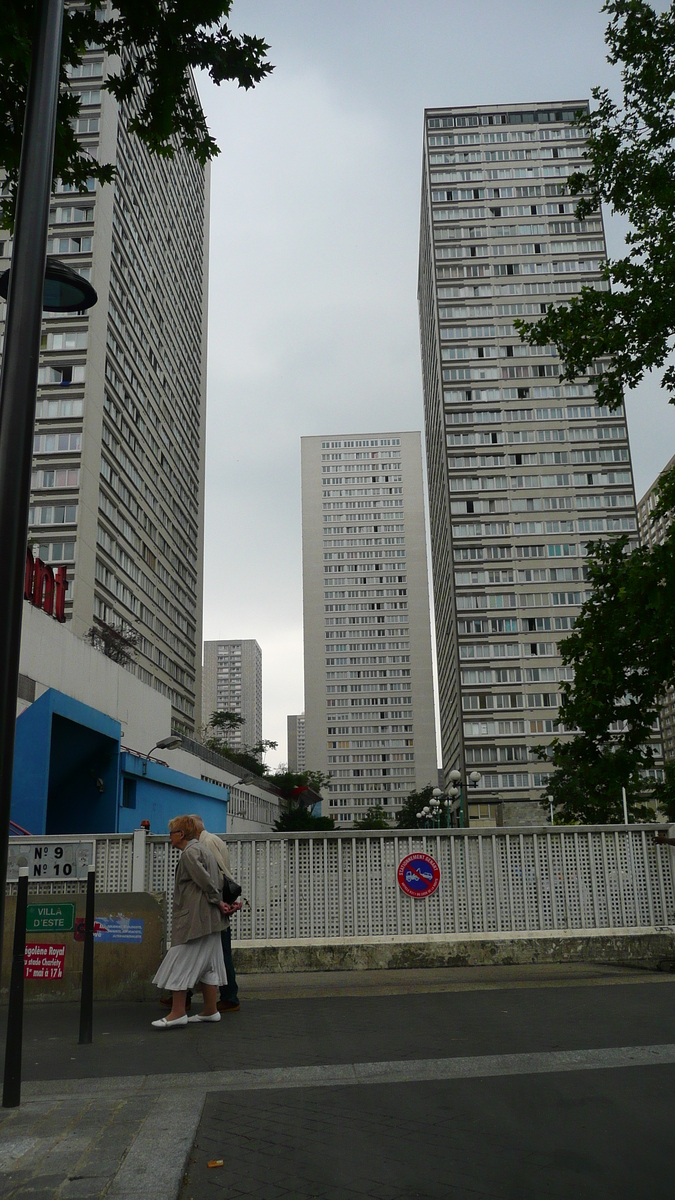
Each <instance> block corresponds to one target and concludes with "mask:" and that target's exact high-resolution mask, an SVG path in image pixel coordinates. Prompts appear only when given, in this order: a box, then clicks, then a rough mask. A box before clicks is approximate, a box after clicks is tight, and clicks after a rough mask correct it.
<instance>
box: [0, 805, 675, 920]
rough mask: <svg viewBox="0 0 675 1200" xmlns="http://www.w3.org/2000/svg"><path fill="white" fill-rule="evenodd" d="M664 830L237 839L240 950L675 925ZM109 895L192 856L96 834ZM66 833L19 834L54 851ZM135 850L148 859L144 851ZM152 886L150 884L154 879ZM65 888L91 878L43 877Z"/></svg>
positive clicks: (164, 886) (169, 884) (159, 843)
mask: <svg viewBox="0 0 675 1200" xmlns="http://www.w3.org/2000/svg"><path fill="white" fill-rule="evenodd" d="M655 832H656V827H655V826H653V825H644V826H643V825H631V826H627V827H625V826H598V827H560V826H558V827H555V828H553V829H551V828H541V829H532V828H530V827H528V828H524V829H509V830H508V831H507V830H502V829H495V830H490V831H489V832H487V831H478V830H477V831H471V830H467V831H457V830H427V831H417V832H411V833H399V832H397V831H394V830H391V831H386V832H385V831H383V832H381V833H380V832H379V831H378V832H372V833H366V832H353V833H352V832H339V833H338V832H335V833H316V834H283V833H275V834H234V835H230V836H228V837H227V838H226V841H227V844H228V847H229V850H230V856H231V859H232V869H233V874H234V876H235V878H236V879H237V880H238V881H239V883H241V885H242V887H243V890H244V896H245V897H246V899H247V901H248V905H247V906H246V907H245V908H244V909H243V911H242V912H241V913H240V914H238V916H237V917H236V918H235V919H234V921H233V938H234V939H235V940H236V941H240V942H251V941H255V942H258V941H274V940H280V939H291V940H298V941H302V940H304V939H314V938H338V937H339V938H360V937H373V936H375V937H376V936H388V937H394V938H402V939H403V938H406V937H408V936H409V935H411V934H412V935H415V934H425V933H460V934H471V933H489V932H509V931H514V932H518V931H523V932H525V931H527V930H556V929H561V930H562V929H566V930H569V929H616V928H627V927H636V928H637V927H640V928H645V927H649V926H651V927H653V926H664V925H672V924H675V889H674V887H673V871H672V866H671V852H670V851H669V849H668V847H666V846H659V845H657V844H656V843H655V841H654V833H655ZM92 839H93V840H94V841H95V843H96V887H97V891H99V892H103V891H105V892H124V891H132V890H134V889H135V890H145V891H150V892H163V893H164V894H165V895H166V896H167V901H168V904H167V908H168V913H169V916H168V922H169V926H168V929H167V934H168V936H169V937H170V921H171V915H170V912H171V893H172V888H173V876H174V872H175V869H176V863H177V861H178V852H177V851H175V850H173V849H172V847H171V845H170V842H169V839H168V837H165V836H159V835H154V834H150V835H148V836H146V837H145V846H144V850H145V866H144V871H143V870H142V861H143V860H142V854H143V835H142V834H139V833H138V832H137V833H136V834H135V835H134V834H114V835H112V834H111V835H89V837H87V838H84V837H83V839H82V840H83V841H85V840H86V841H87V842H91V841H92ZM59 840H61V841H62V842H63V841H69V842H71V841H76V840H77V839H73V838H68V839H58V838H43V839H37V838H12V839H11V841H12V843H16V844H19V843H20V844H21V845H22V846H24V847H28V846H29V844H31V843H36V844H37V843H39V844H43V843H52V842H57V841H59ZM134 849H135V853H134ZM412 851H422V852H424V853H426V854H430V855H432V857H433V858H435V859H436V861H437V862H438V865H439V867H440V872H441V883H440V886H439V888H438V891H437V892H436V893H435V894H434V895H433V896H430V897H429V898H428V899H425V900H419V899H411V898H409V897H407V896H405V895H404V894H403V893H402V892H401V891H400V889H399V887H398V885H397V882H396V868H397V866H398V863H399V862H400V860H401V859H402V858H403V857H405V855H406V854H409V853H411V852H412ZM142 876H143V887H142V888H141V886H140V885H141V877H142ZM41 886H42V887H43V888H45V887H47V888H48V890H50V891H53V892H55V893H63V892H68V891H76V890H78V889H79V887H80V886H84V885H83V884H79V883H77V882H75V881H73V882H67V883H66V882H63V881H61V880H60V879H53V880H50V881H46V880H45V881H44V882H42V884H41Z"/></svg>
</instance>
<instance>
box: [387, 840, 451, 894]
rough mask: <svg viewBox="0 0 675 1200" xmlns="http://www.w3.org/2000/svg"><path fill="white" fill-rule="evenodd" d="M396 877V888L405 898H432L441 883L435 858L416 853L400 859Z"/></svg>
mask: <svg viewBox="0 0 675 1200" xmlns="http://www.w3.org/2000/svg"><path fill="white" fill-rule="evenodd" d="M396 877H397V879H398V886H399V887H400V889H401V891H402V892H405V894H406V896H414V897H415V899H416V900H423V899H424V898H425V896H433V894H434V892H435V891H436V888H437V887H438V885H439V883H440V882H441V871H440V867H439V865H438V863H437V862H436V859H435V858H432V857H431V855H430V854H422V853H420V852H419V851H417V852H416V853H415V854H408V855H406V857H405V858H402V859H401V861H400V863H399V864H398V871H397V872H396Z"/></svg>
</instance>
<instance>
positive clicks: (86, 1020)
mask: <svg viewBox="0 0 675 1200" xmlns="http://www.w3.org/2000/svg"><path fill="white" fill-rule="evenodd" d="M95 884H96V867H94V866H90V867H89V871H88V874H87V911H86V914H85V918H84V951H83V953H82V991H81V993H80V1045H81V1046H90V1045H91V1041H92V1024H93V1018H94V889H95Z"/></svg>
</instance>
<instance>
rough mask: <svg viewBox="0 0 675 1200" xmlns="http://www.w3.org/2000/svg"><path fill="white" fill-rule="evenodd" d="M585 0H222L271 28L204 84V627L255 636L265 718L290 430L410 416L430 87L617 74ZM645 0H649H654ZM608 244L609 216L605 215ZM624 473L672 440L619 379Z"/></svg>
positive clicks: (295, 547) (653, 389) (289, 658)
mask: <svg viewBox="0 0 675 1200" xmlns="http://www.w3.org/2000/svg"><path fill="white" fill-rule="evenodd" d="M599 7H600V5H599V3H596V0H511V2H510V3H506V0H471V2H469V0H235V4H234V9H233V14H232V19H233V25H234V27H235V28H236V29H237V30H239V31H245V32H248V33H256V34H259V35H262V36H264V37H265V38H266V40H267V41H268V42H269V43H270V46H271V50H270V59H271V61H272V62H273V63H274V64H275V66H276V69H275V71H274V74H273V75H272V76H271V77H270V78H269V79H268V80H266V81H264V82H263V83H261V84H259V85H258V87H257V88H256V89H255V90H254V91H252V92H244V91H239V90H237V89H236V88H235V87H234V86H232V85H225V86H224V87H222V88H220V89H217V88H215V87H213V86H212V85H211V84H210V83H209V81H208V80H206V81H204V80H202V81H200V91H201V96H202V100H203V103H204V106H205V110H206V114H207V119H208V121H209V125H210V128H211V131H212V133H213V135H214V136H215V138H216V140H217V142H218V144H219V145H220V147H221V151H222V153H221V155H220V157H219V158H218V159H217V160H216V161H215V163H214V164H213V170H212V192H211V296H210V312H209V383H208V405H209V414H208V431H207V476H206V558H205V602H204V637H205V638H207V639H210V638H219V637H227V638H231V637H243V638H257V640H258V641H259V643H260V645H261V646H262V651H263V693H264V718H263V732H264V736H265V737H268V738H272V739H274V740H277V741H278V742H279V749H278V752H277V753H276V754H272V755H270V756H269V759H268V761H269V762H270V763H275V762H281V761H285V760H286V714H287V713H292V712H301V711H302V705H303V679H302V591H301V537H300V534H301V531H300V438H301V437H302V436H303V435H306V434H321V433H346V432H350V433H358V432H365V431H367V430H374V429H382V430H401V429H422V428H423V416H422V387H421V372H420V354H419V336H418V322H417V303H416V276H417V244H418V228H419V195H420V163H421V149H422V117H423V110H424V108H425V107H429V106H432V105H442V104H491V103H500V102H502V103H507V102H512V101H523V102H529V101H548V100H556V101H557V100H568V99H581V98H584V97H587V96H589V95H590V89H591V87H592V86H593V85H594V84H603V85H606V86H609V87H610V88H611V89H612V91H614V92H615V93H616V94H617V96H618V95H619V90H618V89H619V79H618V73H617V71H616V69H615V68H611V67H610V66H609V65H608V64H607V62H606V60H605V52H606V51H605V46H604V41H603V34H604V27H605V18H604V17H603V16H602V15H601V14H600V12H599ZM659 7H661V6H659ZM607 228H608V237H609V241H610V253H612V252H614V253H618V252H620V249H621V232H622V231H621V228H620V226H619V224H618V222H612V221H608V226H607ZM628 412H629V423H630V432H631V443H632V453H633V460H634V467H635V476H636V487H637V491H638V495H641V494H642V493H643V492H644V491H645V489H646V488H647V486H648V485H649V484H650V483H651V481H652V480H653V478H654V476H655V475H656V474H657V472H658V471H659V470H660V469H661V468H662V467H663V466H664V465H665V463H666V462H667V460H668V459H669V458H670V456H671V454H672V453H673V452H675V410H674V409H673V408H672V407H669V406H668V405H667V404H666V402H665V399H664V398H663V395H662V393H661V392H660V389H659V387H658V383H657V382H656V381H650V382H648V383H647V384H645V385H644V386H643V387H642V388H641V389H640V390H639V392H637V393H635V394H634V395H633V396H632V397H631V398H630V403H629V408H628Z"/></svg>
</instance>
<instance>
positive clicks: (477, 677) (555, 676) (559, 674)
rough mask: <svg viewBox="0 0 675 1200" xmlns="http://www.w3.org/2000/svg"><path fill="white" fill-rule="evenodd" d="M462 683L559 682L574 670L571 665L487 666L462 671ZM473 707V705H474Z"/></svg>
mask: <svg viewBox="0 0 675 1200" xmlns="http://www.w3.org/2000/svg"><path fill="white" fill-rule="evenodd" d="M461 675H462V684H463V685H465V686H467V687H469V686H471V685H475V686H478V685H481V684H485V685H486V686H487V685H491V684H500V685H501V684H506V683H560V682H563V681H568V682H571V681H572V680H573V679H574V671H573V670H572V668H571V667H525V669H524V670H522V669H521V668H520V667H504V668H499V667H493V668H490V667H488V668H487V669H483V670H475V671H462V673H461ZM474 707H475V706H474Z"/></svg>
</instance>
